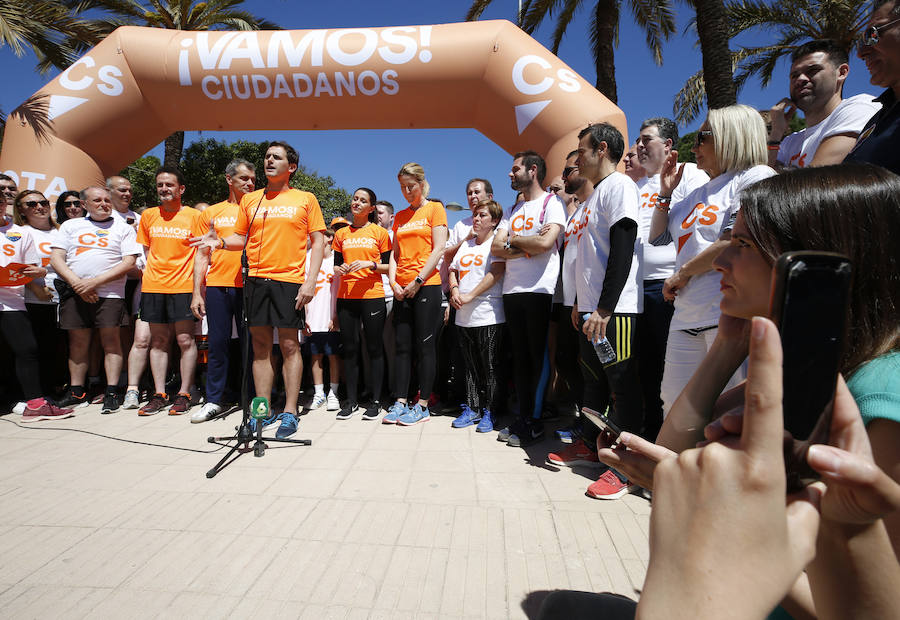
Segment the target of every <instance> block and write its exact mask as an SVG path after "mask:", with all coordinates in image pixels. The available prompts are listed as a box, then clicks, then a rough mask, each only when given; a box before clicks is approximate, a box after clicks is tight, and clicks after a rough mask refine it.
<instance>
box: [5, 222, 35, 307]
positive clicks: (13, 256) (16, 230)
mask: <svg viewBox="0 0 900 620" xmlns="http://www.w3.org/2000/svg"><path fill="white" fill-rule="evenodd" d="M8 222H9V220H7V223H4V224H2V225H0V268H2V267H6V266H7V265H9V264H10V263H20V264H24V265H39V264H40V262H41V259H40V257H39V256H38V253H37V248H36V247H35V245H34V240H33V239H32V238H31V235H30V234H29V231H28V229H26V228H23V227H21V226H16V225H15V224H11V223H8ZM3 271H4V272H6V271H7V270H6V269H3ZM6 277H7V274H6V273H4V279H5V278H6ZM12 310H21V311H24V310H25V285H24V284H22V285H19V286H0V312H7V311H12Z"/></svg>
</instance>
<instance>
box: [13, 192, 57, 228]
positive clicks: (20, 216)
mask: <svg viewBox="0 0 900 620" xmlns="http://www.w3.org/2000/svg"><path fill="white" fill-rule="evenodd" d="M32 194H36V195H38V196H40V197H41V200H46V199H47V197H46V196H44V195H43V194H42V193H41V192H39V191H37V190H36V189H26V190H22V191H21V192H19V193H18V195H17V196H16V201H15V207H16V208H15V209H13V224H16V225H18V226H28V218H27V217H25V214H24V213H22V211H21V209H20V208H19V207H21V206H22V204H23V202H24V198H25V197H26V196H31V195H32ZM50 225H51V226H53V227H54V228H59V224H57V223H56V222H54V221H53V218H50Z"/></svg>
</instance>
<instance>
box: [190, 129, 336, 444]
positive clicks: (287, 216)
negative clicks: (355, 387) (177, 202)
mask: <svg viewBox="0 0 900 620" xmlns="http://www.w3.org/2000/svg"><path fill="white" fill-rule="evenodd" d="M299 161H300V158H299V156H298V155H297V151H296V150H294V148H293V147H292V146H290V145H289V144H286V143H284V142H272V143H270V144H269V146H268V148H267V149H266V158H265V174H266V183H267V184H266V187H265V188H264V189H261V190H257V191H255V192H251V193H249V194H245V195H244V197H243V198H241V203H240V208H239V209H238V219H237V224H236V225H235V227H234V233H233V234H231V235H229V236H228V237H225V238H224V239H220V238H219V237H218V236H217V235H216V233H215V230H210V231H209V232H208V233H206V234H205V235H204V236H202V237H195V238H193V239H192V240H191V242H192V245H194V246H201V245H204V246H207V247H209V248H210V249H211V250H213V251H215V250H223V249H225V250H234V251H240V250H242V249H244V246H245V244H246V253H247V262H248V267H249V269H248V277H247V280H246V281H245V282H244V295H245V296H246V298H247V325H248V327H249V328H250V337H251V342H252V343H253V381H254V383H255V384H256V395H257V396H260V397H263V398H266V399H269V398H271V394H272V382H273V380H274V371H273V369H272V343H273V341H274V338H273V333H274V330H275V329H277V330H278V344H279V346H280V347H281V353H282V356H283V358H284V364H283V367H282V373H283V375H284V391H285V396H286V401H285V405H284V412H282V413H281V414H274V413H273V414H272V416H271V417H269V418H268V419H266V420H263V421H262V424H263V425H264V427H265V426H270V425H272V424H274V423H275V422H276V421H279V420H280V422H281V424H280V425H279V427H278V431H277V432H276V433H275V436H276V437H279V438H282V437H288V436H290V435H293V434H294V433H295V432H296V431H297V400H298V398H299V396H300V377H301V375H302V373H303V360H302V358H301V357H300V341H299V330H300V329H301V328H302V327H303V324H304V316H303V306H305V305H306V304H307V303H308V302H309V300H311V299H312V298H313V295H314V294H315V284H316V282H315V280H314V279H311V280H310V281H309V282H305V275H306V272H307V269H306V260H307V254H309V261H310V265H309V273H318V271H319V266H320V264H321V262H322V247H323V243H324V237H323V235H322V231H324V230H325V220H324V219H323V217H322V210H321V209H320V208H319V201H318V200H316V197H315V196H314V195H313V194H311V193H309V192H304V191H300V190H297V189H293V188H291V187H290V186H289V185H288V183H289V182H290V179H291V176H292V175H293V174H294V172H296V170H297V165H298V163H299ZM307 238H309V243H307ZM251 424H255V421H251Z"/></svg>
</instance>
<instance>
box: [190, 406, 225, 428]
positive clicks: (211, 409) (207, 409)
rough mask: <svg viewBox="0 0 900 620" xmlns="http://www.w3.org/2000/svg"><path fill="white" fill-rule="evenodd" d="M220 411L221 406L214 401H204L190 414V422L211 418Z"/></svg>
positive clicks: (195, 422)
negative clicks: (204, 402)
mask: <svg viewBox="0 0 900 620" xmlns="http://www.w3.org/2000/svg"><path fill="white" fill-rule="evenodd" d="M220 413H222V407H220V406H219V405H217V404H216V403H206V404H205V405H203V406H202V407H200V409H199V410H198V411H195V412H194V413H192V414H191V424H199V423H201V422H206V421H208V420H211V419H213V418H214V417H216V416H217V415H219V414H220Z"/></svg>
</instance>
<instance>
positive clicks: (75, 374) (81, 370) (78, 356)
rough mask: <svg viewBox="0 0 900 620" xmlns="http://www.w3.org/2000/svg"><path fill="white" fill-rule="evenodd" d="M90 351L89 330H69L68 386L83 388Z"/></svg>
mask: <svg viewBox="0 0 900 620" xmlns="http://www.w3.org/2000/svg"><path fill="white" fill-rule="evenodd" d="M90 350H91V330H90V329H70V330H69V377H70V379H69V385H80V386H82V387H83V386H84V382H85V380H86V379H87V371H88V356H89V355H90Z"/></svg>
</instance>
